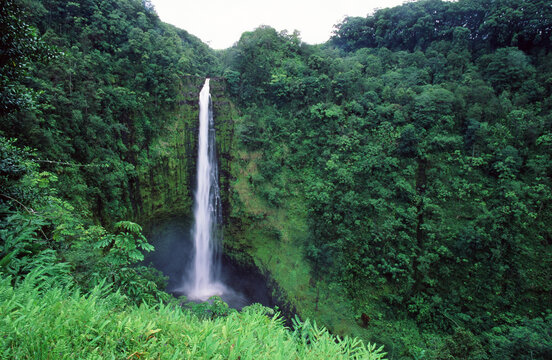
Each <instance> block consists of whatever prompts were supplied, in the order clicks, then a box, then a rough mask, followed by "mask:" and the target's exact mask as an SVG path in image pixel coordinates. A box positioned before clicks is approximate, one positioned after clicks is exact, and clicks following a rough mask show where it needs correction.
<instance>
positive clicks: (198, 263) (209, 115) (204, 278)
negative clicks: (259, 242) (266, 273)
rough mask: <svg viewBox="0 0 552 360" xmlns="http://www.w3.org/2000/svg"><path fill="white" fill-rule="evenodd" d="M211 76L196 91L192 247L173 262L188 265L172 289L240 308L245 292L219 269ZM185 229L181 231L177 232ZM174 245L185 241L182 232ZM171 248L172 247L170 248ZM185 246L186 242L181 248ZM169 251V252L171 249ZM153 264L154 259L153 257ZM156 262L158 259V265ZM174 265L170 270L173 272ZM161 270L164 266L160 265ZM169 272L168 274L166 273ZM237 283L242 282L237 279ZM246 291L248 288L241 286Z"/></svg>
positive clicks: (219, 208) (218, 203)
mask: <svg viewBox="0 0 552 360" xmlns="http://www.w3.org/2000/svg"><path fill="white" fill-rule="evenodd" d="M209 83H210V80H209V79H206V80H205V84H204V86H203V88H202V90H201V92H200V94H199V131H198V146H197V147H198V152H197V164H196V166H197V177H196V181H197V187H196V191H195V194H194V219H193V227H192V232H191V238H192V239H193V241H192V246H191V250H193V251H186V254H187V255H184V254H181V255H182V257H181V258H180V259H179V260H176V264H175V265H174V266H177V267H178V266H179V268H180V269H187V271H186V272H185V273H183V274H181V276H180V277H177V279H180V284H178V283H177V284H174V286H175V287H174V288H171V289H172V290H171V291H172V292H173V293H175V294H178V295H181V294H182V295H186V297H188V299H189V300H192V301H206V300H208V299H209V298H210V297H211V296H214V295H216V296H220V297H221V298H222V299H223V300H225V301H226V302H227V303H228V304H229V305H230V306H232V307H237V308H241V307H242V306H244V305H246V304H247V302H248V301H247V299H246V296H245V294H244V293H242V292H240V291H237V290H236V286H235V280H236V279H226V281H228V280H230V281H231V283H232V285H233V287H229V286H227V285H226V284H227V282H226V283H225V282H224V281H223V280H224V278H223V277H222V274H225V275H226V276H228V275H229V274H230V273H231V272H230V271H229V269H230V267H229V266H228V265H227V266H226V268H225V269H224V270H226V271H225V272H222V270H223V269H222V268H221V265H222V263H221V254H220V250H219V249H220V245H221V240H222V205H221V197H220V188H219V185H218V161H217V157H216V146H215V141H216V140H215V123H214V118H213V110H212V103H211V95H210V86H209ZM184 233H186V232H185V231H184V232H181V233H180V234H184ZM179 237H180V238H181V241H180V242H179V244H178V245H176V244H175V245H176V248H182V246H183V245H182V244H186V243H187V242H186V241H184V236H183V235H180V236H179ZM173 249H174V248H173ZM183 249H184V250H187V249H186V246H184V248H183ZM171 255H172V253H171ZM152 261H153V262H154V264H155V263H156V261H154V260H153V259H152ZM156 267H158V268H160V267H159V262H158V261H157V266H156ZM175 269H176V268H174V269H171V271H170V272H172V273H174V270H175ZM161 270H163V269H161ZM169 276H170V275H169ZM239 283H243V282H242V281H240V282H239ZM243 290H244V291H249V289H243Z"/></svg>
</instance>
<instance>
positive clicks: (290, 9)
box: [151, 0, 404, 49]
mask: <svg viewBox="0 0 552 360" xmlns="http://www.w3.org/2000/svg"><path fill="white" fill-rule="evenodd" d="M403 2H404V0H318V1H316V0H276V1H274V0H271V1H263V0H195V1H190V0H151V3H152V4H153V5H154V6H155V10H156V11H157V14H159V17H160V18H161V20H163V21H164V22H167V23H170V24H173V25H175V26H177V27H179V28H181V29H184V30H186V31H188V32H189V33H191V34H193V35H195V36H197V37H199V38H200V39H201V40H202V41H204V42H206V43H208V44H209V45H210V46H211V47H212V48H213V49H225V48H228V47H230V46H232V45H233V44H234V43H235V42H236V41H238V40H239V39H240V36H241V34H242V33H243V32H245V31H251V30H253V29H255V28H256V27H258V26H259V25H270V26H272V27H274V28H275V29H276V30H278V31H281V30H288V31H289V32H290V33H291V32H293V30H299V31H300V32H301V39H302V40H303V41H304V42H306V43H309V44H320V43H323V42H325V41H327V40H328V39H329V38H330V35H331V33H332V30H333V25H335V24H337V23H339V22H340V21H341V20H342V19H343V18H344V17H345V16H346V15H349V16H366V15H368V14H369V13H372V12H373V10H374V9H377V8H386V7H393V6H396V5H400V4H402V3H403Z"/></svg>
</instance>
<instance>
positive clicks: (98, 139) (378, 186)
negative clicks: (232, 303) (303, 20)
mask: <svg viewBox="0 0 552 360" xmlns="http://www.w3.org/2000/svg"><path fill="white" fill-rule="evenodd" d="M0 6H1V10H2V11H1V15H0V26H1V29H2V38H1V41H2V52H1V53H0V66H1V72H0V75H1V78H0V86H1V92H2V97H1V100H0V118H1V121H0V177H1V181H0V216H1V217H0V237H1V240H0V272H1V273H2V277H3V278H5V279H6V280H2V282H0V299H1V300H0V308H1V309H2V313H3V314H8V315H7V316H6V317H5V318H3V319H2V320H1V321H0V328H1V329H2V333H3V334H8V336H5V337H4V338H3V339H1V340H0V347H1V348H2V351H3V353H6V354H10V355H11V357H12V358H25V357H29V356H30V357H36V356H37V355H36V354H42V355H40V356H42V357H43V358H48V356H49V355H48V354H54V353H53V352H52V351H54V350H55V351H56V352H59V353H60V354H62V355H60V357H61V358H63V357H64V356H65V357H67V356H71V355H72V352H73V351H76V350H75V349H79V348H82V346H84V344H87V345H86V346H85V348H86V349H87V350H86V353H87V354H88V355H82V357H83V358H87V357H90V358H97V357H102V356H106V357H109V356H115V357H117V356H119V355H124V357H125V358H127V357H128V358H132V357H133V356H136V357H138V356H140V357H146V358H148V357H149V358H157V357H161V358H172V357H175V358H179V357H180V358H181V357H193V356H195V357H196V358H213V357H215V356H216V355H217V354H218V355H221V356H223V357H228V358H237V357H238V356H241V358H259V357H261V358H262V357H267V356H269V355H270V356H272V357H274V358H293V357H297V358H309V357H312V358H315V357H316V358H339V357H340V356H341V357H343V358H346V357H347V356H350V357H353V358H354V357H355V356H356V357H357V358H374V359H376V358H380V357H381V351H378V350H376V348H375V347H373V346H372V345H367V346H365V345H363V344H362V343H359V342H358V340H357V339H362V340H364V341H365V342H366V343H367V342H371V343H376V344H378V345H384V351H385V352H386V353H387V355H386V357H387V358H389V359H548V358H551V357H552V312H551V310H552V288H551V287H552V212H551V205H552V187H551V186H552V161H551V160H552V159H551V156H552V113H551V110H552V82H551V80H550V79H552V54H551V53H550V50H551V46H552V44H551V42H552V6H551V5H550V4H549V2H547V1H544V0H523V1H513V0H459V1H455V2H443V1H440V0H427V1H418V2H408V3H406V4H404V5H402V6H398V7H395V8H391V9H382V10H378V11H376V12H375V13H374V14H371V15H369V16H367V17H365V18H362V17H349V18H346V19H344V21H343V22H342V23H340V24H337V25H336V27H335V30H334V35H333V37H332V38H331V39H330V40H329V41H328V42H327V43H325V44H322V45H309V44H305V43H303V42H302V41H301V38H300V34H299V33H297V32H295V33H288V32H285V31H284V32H278V31H276V30H275V29H273V28H270V27H267V26H260V27H259V28H257V29H256V30H254V31H252V32H247V33H244V34H243V35H242V37H241V38H240V39H239V41H237V42H236V44H235V45H234V46H233V47H231V48H229V49H226V50H222V51H213V50H211V49H210V48H209V47H208V46H207V45H205V44H203V43H201V41H200V40H199V39H197V38H195V37H194V36H192V35H190V34H188V33H187V32H186V31H184V30H180V29H177V28H174V27H172V26H170V25H167V24H164V23H162V22H161V21H160V20H159V18H158V17H157V15H156V14H155V11H154V9H153V7H152V6H151V4H150V3H149V2H148V1H137V0H108V1H96V0H86V1H84V0H83V1H78V2H65V1H60V0H43V1H37V0H26V1H23V0H3V1H2V3H1V5H0ZM204 77H212V78H214V79H215V81H214V83H215V84H218V85H216V94H213V99H214V106H215V112H216V114H215V116H216V121H217V142H218V148H217V152H218V153H219V159H220V161H221V168H222V171H221V184H222V190H223V192H224V195H223V197H224V200H223V201H224V215H225V219H224V224H225V228H224V249H225V252H226V254H227V255H228V256H230V257H232V258H234V259H235V260H236V261H238V262H242V263H247V264H250V265H251V264H253V265H256V266H257V267H258V268H259V269H260V270H261V271H262V272H264V273H265V274H266V275H267V276H268V277H269V278H270V279H271V281H272V282H273V283H274V285H275V287H276V288H277V292H278V294H279V296H280V298H281V300H282V302H283V303H285V305H286V306H287V307H289V308H290V309H293V310H294V311H295V312H296V313H297V314H298V315H299V317H301V318H302V319H307V318H308V319H311V320H307V321H305V322H304V323H301V322H295V327H294V328H293V329H291V330H290V329H285V328H284V325H283V322H282V321H281V320H279V319H278V318H277V317H273V315H271V314H272V312H271V310H269V309H263V308H260V307H255V306H254V307H251V308H248V309H246V310H244V311H242V312H236V311H233V310H230V309H228V308H227V307H226V306H225V304H224V303H221V302H220V301H218V302H217V301H216V302H214V303H213V304H211V305H208V304H203V305H201V304H200V305H197V306H192V308H184V309H180V307H178V306H177V304H178V301H177V300H176V299H173V298H171V296H170V295H168V294H167V293H165V292H164V291H163V289H164V286H165V282H164V278H163V277H162V276H161V274H159V272H158V271H156V270H155V269H153V268H151V267H148V266H146V265H147V264H143V263H142V262H141V261H142V260H143V258H144V253H146V252H149V251H154V249H153V247H152V246H151V245H150V244H149V243H148V242H147V239H146V237H145V236H144V235H143V233H145V231H144V230H142V227H141V226H140V225H138V223H139V224H141V225H142V226H147V225H148V223H149V222H151V221H153V219H155V218H156V217H159V216H161V217H162V216H169V215H174V214H179V215H185V216H189V215H190V211H191V204H192V200H191V198H192V190H191V184H193V182H194V179H193V174H194V168H195V151H196V144H195V142H196V140H195V137H196V131H197V125H196V123H195V122H196V121H197V105H196V101H197V94H198V92H199V86H200V85H199V84H201V82H202V81H203V78H204ZM24 304H27V305H24ZM64 304H66V305H64ZM64 307H67V311H68V313H67V314H68V319H70V320H68V321H74V323H75V324H78V325H76V326H77V328H79V329H82V330H78V331H77V332H76V333H74V334H71V333H70V332H71V331H72V330H71V326H69V325H68V323H60V322H59V320H57V318H58V317H59V316H60V314H61V313H62V311H64V309H63V308H64ZM38 313H40V314H43V315H42V317H34V316H33V314H38ZM91 313H97V314H98V315H97V316H96V317H91V316H92V315H91ZM107 313H110V314H116V315H114V316H115V317H116V319H118V320H117V321H119V322H118V323H116V322H115V320H113V321H111V320H110V317H109V316H105V318H102V315H101V314H107ZM85 314H88V315H86V316H85ZM87 316H88V317H87ZM22 319H25V320H22ZM104 320H105V322H104ZM312 320H316V322H317V323H318V324H322V325H324V326H325V327H327V328H328V329H329V331H330V332H331V333H332V334H334V335H330V334H328V333H327V332H326V330H324V329H320V328H318V327H317V326H316V325H312ZM32 321H34V322H32ZM27 322H28V325H22V324H23V323H27ZM179 323H180V324H182V326H180V327H179V326H178V325H177V324H179ZM121 324H125V325H121ZM158 324H159V325H158ZM23 326H26V327H23ZM50 328H51V329H54V330H53V331H54V333H53V335H52V336H54V334H57V335H56V336H54V337H52V338H50V337H45V339H46V340H44V341H42V342H41V341H40V340H38V339H37V338H39V337H43V335H41V334H44V333H45V331H46V330H47V329H50ZM87 329H88V330H87ZM179 332H181V333H183V334H184V335H181V334H180V333H179ZM185 334H188V335H187V336H188V338H186V339H187V340H182V339H180V338H179V337H181V336H186V335H185ZM335 335H339V336H342V337H343V336H355V337H356V338H353V339H351V338H349V337H348V338H346V339H345V340H343V341H341V342H336V338H335V337H334V336H335ZM29 336H30V337H29ZM177 338H178V339H180V340H181V341H176V339H177ZM48 339H49V340H48ZM79 339H80V340H79ZM80 341H82V342H80ZM182 341H184V343H182ZM240 341H243V343H242V342H240ZM254 343H256V345H255V346H256V347H253V344H254ZM259 343H265V344H266V347H262V346H261V347H257V346H259ZM248 344H249V345H248ZM163 346H165V347H166V349H167V350H166V351H164V350H163V348H164V347H163ZM250 348H251V349H252V350H248V349H250ZM52 349H54V350H52ZM238 349H240V350H238ZM79 351H82V354H84V353H85V350H79ZM248 351H250V352H248ZM52 356H53V355H52ZM52 356H50V358H51V357H52ZM56 356H57V355H56Z"/></svg>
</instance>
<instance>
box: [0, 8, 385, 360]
mask: <svg viewBox="0 0 552 360" xmlns="http://www.w3.org/2000/svg"><path fill="white" fill-rule="evenodd" d="M0 7H1V9H2V12H1V14H0V16H1V17H0V25H1V27H2V38H1V40H2V53H1V54H0V60H1V64H0V65H1V73H0V75H1V76H2V77H1V79H0V80H1V83H0V85H1V88H0V90H1V99H2V103H1V104H0V105H1V106H0V120H1V123H0V124H1V125H0V278H2V280H1V281H0V313H2V320H1V321H0V332H1V333H2V337H0V351H1V353H2V357H3V358H4V357H6V358H10V359H27V358H33V359H34V358H36V359H52V358H56V359H58V358H59V359H62V358H74V357H78V358H83V359H98V358H102V359H103V358H127V359H130V358H152V359H153V358H155V359H158V358H163V359H165V358H167V359H168V358H170V359H180V358H197V359H205V358H234V359H235V358H237V359H257V358H271V359H289V358H313V359H314V358H317V359H318V358H335V359H348V358H352V359H382V358H383V354H382V351H381V349H376V347H375V345H369V346H365V345H364V343H363V342H362V341H361V340H358V339H355V338H344V339H339V338H337V337H335V336H334V335H331V334H330V333H329V332H328V330H326V328H324V327H318V326H317V325H316V323H314V322H310V321H305V322H301V321H298V320H296V321H295V322H294V326H293V329H289V328H287V327H285V326H284V325H283V323H284V321H283V319H281V318H280V317H279V316H278V314H274V311H273V310H271V309H267V308H263V307H261V306H252V307H249V308H246V309H244V310H243V311H241V312H237V311H235V310H231V309H229V308H228V305H226V304H225V303H224V302H222V301H221V300H220V299H216V298H215V299H213V301H212V303H203V304H193V303H190V304H186V305H185V306H182V304H181V300H180V299H174V298H172V297H171V296H170V295H169V294H167V293H165V292H164V291H163V289H164V287H165V285H166V283H165V279H164V278H163V277H162V276H161V275H160V274H159V273H158V271H156V270H155V269H153V268H151V267H147V266H144V265H142V264H141V262H142V261H143V260H144V252H149V251H152V250H153V246H151V245H150V244H148V241H147V239H146V238H145V236H144V235H143V234H142V227H141V226H140V225H138V224H137V223H135V222H132V221H128V220H121V219H124V218H125V217H127V218H136V217H137V216H139V215H140V211H138V210H139V209H138V208H139V206H141V205H144V204H141V203H140V201H141V200H143V199H146V200H148V201H150V203H149V204H146V205H148V206H150V207H152V208H153V210H156V207H157V206H158V204H159V201H160V200H161V201H162V200H163V199H167V198H170V199H172V200H173V201H180V202H181V203H182V204H188V203H189V200H188V199H186V198H185V199H175V196H174V195H175V194H176V196H182V194H183V193H184V194H185V197H188V194H187V191H188V190H189V189H187V188H186V187H187V186H188V185H189V182H190V180H189V178H188V174H187V173H186V171H189V169H188V167H190V164H192V162H191V161H188V160H187V158H188V157H190V154H191V153H192V152H193V147H194V142H193V141H190V136H192V134H193V130H191V129H190V128H189V127H186V126H187V125H188V124H187V123H186V121H182V119H183V118H184V119H188V118H190V117H193V118H194V120H196V119H197V111H196V112H194V111H193V110H189V108H190V107H191V106H190V105H189V104H188V103H187V102H188V101H189V100H188V99H189V98H190V96H189V95H188V94H183V93H184V92H185V91H191V92H192V97H193V98H194V100H195V98H196V95H197V93H196V89H195V87H196V85H195V83H196V82H197V81H196V80H197V79H195V77H196V75H200V76H197V77H198V79H199V81H202V80H203V79H202V77H203V75H205V73H206V72H208V71H214V70H213V69H214V64H215V63H216V59H215V57H214V54H213V52H212V51H211V50H209V49H208V48H207V47H206V46H205V45H203V44H201V43H200V42H199V41H198V40H197V39H195V38H194V37H192V36H190V35H188V34H187V33H186V32H184V31H182V30H178V29H175V28H173V27H171V26H168V25H166V24H163V23H161V22H160V21H159V19H158V18H157V16H156V14H155V13H154V12H153V10H152V8H151V5H150V4H149V3H148V2H147V1H146V2H141V1H83V2H79V3H77V2H63V1H42V2H39V1H26V2H22V1H16V0H14V1H12V0H6V1H2V3H1V5H0ZM39 34H40V35H41V36H39ZM190 79H191V80H190ZM214 85H215V86H213V90H214V91H215V92H219V93H220V91H221V89H220V87H221V86H220V84H214ZM216 96H221V94H217V95H215V101H217V98H216ZM194 103H195V101H194ZM215 108H216V109H217V111H220V110H221V109H228V110H229V115H226V116H228V117H229V116H232V114H233V109H232V106H230V105H229V103H226V104H224V103H221V104H215ZM182 111H186V112H189V114H188V113H186V114H181V113H178V115H177V116H175V115H174V114H173V113H176V112H182ZM175 118H176V119H175ZM224 118H225V116H224V115H222V116H220V119H224ZM228 123H229V124H231V122H228ZM182 128H183V129H182ZM167 129H168V130H169V131H170V132H175V134H171V133H170V132H168V131H167ZM181 130H184V133H183V134H182V133H181ZM218 130H219V133H221V134H222V139H221V141H219V148H220V149H221V152H222V153H223V154H224V153H225V151H228V150H229V149H226V148H227V147H229V143H230V142H231V141H230V140H231V136H232V129H229V128H228V126H220V125H219V128H218ZM173 138H176V139H173ZM172 154H175V155H176V158H174V159H169V160H170V161H168V163H165V164H161V166H158V165H155V164H154V165H151V166H150V167H149V168H148V165H149V164H148V163H153V162H154V161H161V162H165V161H166V160H165V159H166V158H167V156H169V155H172ZM223 161H227V162H228V161H229V159H223ZM175 163H176V165H174V164H175ZM182 163H184V165H182ZM155 166H157V167H155ZM224 169H225V168H224V167H223V170H224ZM156 172H157V173H156ZM159 172H161V173H159ZM175 172H176V173H178V175H177V178H178V179H180V180H182V179H184V181H181V182H185V184H184V186H183V187H184V191H177V190H176V189H170V190H169V191H168V193H167V194H157V193H158V192H160V190H162V189H163V188H162V187H160V186H159V184H158V183H157V180H158V179H159V178H161V180H162V181H165V182H167V183H170V182H171V180H167V179H165V178H167V177H170V176H173V174H174V173H175ZM182 173H184V174H182ZM144 174H146V175H145V176H147V177H148V179H144V178H143V177H144ZM224 176H225V175H224V174H223V179H224ZM141 177H142V178H141ZM186 181H187V182H186ZM227 182H228V179H226V183H227ZM144 184H145V185H149V186H150V187H151V189H149V190H148V191H149V193H148V192H147V191H145V190H144V186H145V185H144ZM140 185H142V187H140ZM223 186H224V182H223ZM226 186H227V185H226ZM144 194H145V195H144ZM140 196H142V198H140ZM140 199H141V200H140ZM164 205H165V206H167V207H169V204H164ZM144 206H145V205H144ZM169 211H170V210H169ZM145 213H146V214H152V213H153V211H150V212H148V211H146V212H145Z"/></svg>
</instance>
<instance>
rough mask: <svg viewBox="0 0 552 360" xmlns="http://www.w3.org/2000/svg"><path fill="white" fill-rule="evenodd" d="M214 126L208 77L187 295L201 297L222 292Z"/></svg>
mask: <svg viewBox="0 0 552 360" xmlns="http://www.w3.org/2000/svg"><path fill="white" fill-rule="evenodd" d="M221 209H222V207H221V199H220V189H219V186H218V165H217V158H216V149H215V127H214V119H213V112H212V106H211V94H210V93H209V79H206V80H205V85H203V89H202V90H201V92H200V94H199V139H198V152H197V188H196V192H195V204H194V219H195V224H194V228H193V234H192V235H193V237H194V259H193V263H192V269H191V279H190V280H189V283H188V286H187V288H188V291H187V296H188V298H190V299H191V300H201V301H205V300H207V299H208V298H209V297H211V296H213V295H219V296H220V295H222V294H223V293H224V291H225V286H224V285H223V284H222V283H220V282H219V281H217V277H218V274H217V273H218V269H219V255H218V246H219V242H220V231H219V228H220V226H221V224H222V212H221Z"/></svg>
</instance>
